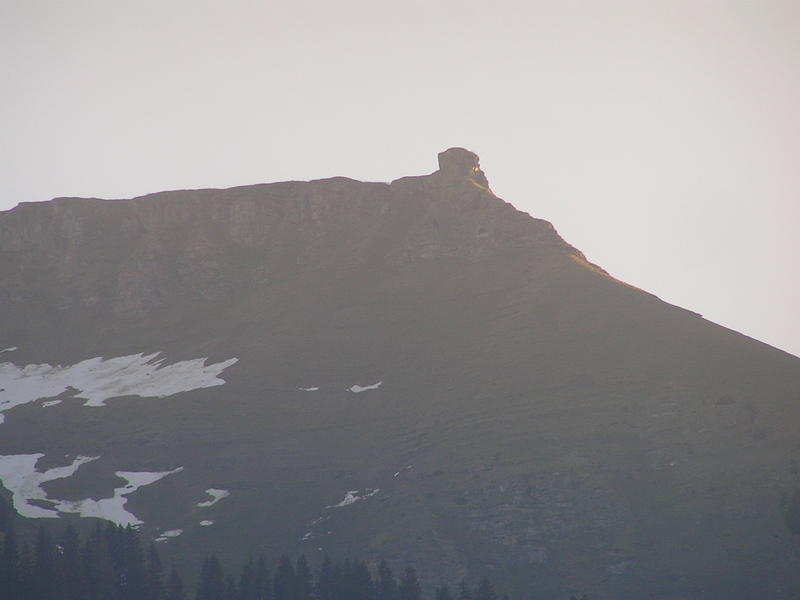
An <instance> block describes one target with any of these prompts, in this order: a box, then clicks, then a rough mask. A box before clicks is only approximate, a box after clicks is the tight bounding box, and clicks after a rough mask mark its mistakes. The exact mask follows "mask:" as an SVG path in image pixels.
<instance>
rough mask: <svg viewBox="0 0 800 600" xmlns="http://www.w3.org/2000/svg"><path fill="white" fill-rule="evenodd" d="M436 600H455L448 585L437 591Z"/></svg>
mask: <svg viewBox="0 0 800 600" xmlns="http://www.w3.org/2000/svg"><path fill="white" fill-rule="evenodd" d="M436 600H453V596H452V595H451V594H450V588H449V587H448V586H447V585H443V586H442V587H440V588H437V589H436Z"/></svg>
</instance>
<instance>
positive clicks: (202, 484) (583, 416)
mask: <svg viewBox="0 0 800 600" xmlns="http://www.w3.org/2000/svg"><path fill="white" fill-rule="evenodd" d="M0 282H2V283H0V306H2V307H3V309H2V311H0V351H3V350H4V349H6V351H4V352H3V353H2V354H0V412H4V416H5V423H3V424H0V455H2V456H3V457H6V458H4V459H2V460H0V479H2V480H3V481H4V484H5V487H6V488H8V489H9V490H10V491H12V492H13V493H14V499H15V503H18V506H17V508H18V510H19V511H20V512H21V513H23V514H25V513H26V511H27V512H31V511H33V509H30V508H29V507H30V506H39V510H40V511H43V512H39V513H37V515H36V516H37V517H42V516H43V515H44V516H47V517H53V518H55V517H58V515H59V514H60V513H59V511H61V514H66V513H69V512H72V513H75V514H81V515H98V514H101V513H102V511H103V510H106V508H107V505H106V504H103V502H102V500H103V499H104V498H108V499H110V498H112V497H115V495H116V494H119V493H122V492H119V491H118V490H120V489H124V487H121V486H124V482H122V480H121V479H119V476H115V475H114V473H117V472H125V473H129V472H147V473H160V474H162V475H161V477H160V478H159V479H158V480H157V481H154V482H153V483H151V484H148V485H143V486H141V487H137V488H136V490H135V491H134V492H131V493H130V495H128V496H127V498H128V500H127V504H125V507H126V509H127V511H128V513H129V514H130V515H133V516H134V517H135V518H136V519H137V520H140V521H143V525H142V531H143V534H144V535H145V536H146V537H148V536H149V537H150V538H156V537H158V536H159V535H160V533H161V532H163V531H164V530H175V529H182V530H183V534H182V535H180V536H179V537H177V538H170V539H169V540H168V541H167V542H163V543H164V545H165V546H164V547H165V549H166V550H165V551H166V552H173V551H174V552H175V554H176V555H181V556H186V557H188V560H194V559H196V558H197V555H199V554H202V553H204V552H206V551H207V550H208V549H210V548H214V549H216V550H217V551H218V552H219V553H220V554H221V555H222V557H223V558H224V559H227V562H228V564H235V563H236V562H238V561H239V560H240V559H241V558H243V556H244V555H246V554H247V553H250V552H253V553H258V552H265V553H266V554H267V555H274V554H277V553H280V552H288V553H299V552H305V553H306V554H307V555H309V556H310V557H311V558H312V560H316V557H319V556H321V555H322V554H323V553H330V554H331V555H336V556H344V555H347V554H351V555H353V554H355V555H359V556H362V557H365V558H369V559H377V558H380V557H385V558H387V559H389V560H392V561H394V562H396V563H398V564H399V563H401V562H403V561H411V562H413V563H415V564H416V565H417V566H419V567H420V569H421V570H422V572H423V575H424V576H425V577H426V579H427V580H428V581H430V582H436V581H443V580H449V581H453V580H456V579H458V578H460V577H462V576H464V575H472V576H478V575H480V574H489V575H491V576H494V577H495V578H496V579H497V580H498V581H503V582H505V583H504V585H506V586H508V588H509V591H511V592H514V591H516V592H517V594H518V595H521V594H522V590H523V589H524V590H526V591H529V590H538V591H541V592H542V593H548V594H560V595H561V596H563V595H565V594H569V593H571V592H578V591H586V592H588V593H591V594H593V596H596V597H598V598H604V597H609V598H611V597H614V598H641V597H647V596H649V595H652V596H654V597H659V598H676V599H677V598H683V597H692V598H709V599H710V598H718V597H722V595H724V596H725V597H730V598H750V597H755V595H757V594H762V595H766V596H769V597H774V598H790V597H795V596H796V594H797V593H798V592H800V578H799V577H798V576H797V573H798V572H800V570H798V569H797V557H796V553H797V547H796V544H797V540H796V538H795V533H796V532H793V530H792V527H791V523H793V521H792V519H791V514H793V512H792V511H797V510H800V508H798V507H796V506H795V504H796V503H795V501H794V500H793V498H796V497H797V496H796V495H795V489H796V488H798V487H800V478H799V477H798V474H797V467H796V465H797V461H798V460H800V436H799V435H798V434H797V432H796V427H795V426H794V424H796V422H797V418H798V417H800V407H799V406H798V402H799V401H800V361H799V360H798V359H796V358H794V357H791V356H789V355H787V354H785V353H782V352H780V351H777V350H775V349H772V348H769V347H768V346H765V345H763V344H760V343H758V342H756V341H754V340H751V339H748V338H745V337H744V336H741V335H739V334H736V333H735V332H731V331H729V330H726V329H724V328H721V327H718V326H716V325H714V324H712V323H709V322H707V321H704V320H703V319H701V318H699V317H698V316H697V315H694V314H693V313H690V312H688V311H684V310H682V309H679V308H676V307H674V306H670V305H668V304H665V303H663V302H661V301H660V300H658V299H657V298H655V297H653V296H651V295H649V294H646V293H644V292H641V291H639V290H636V289H634V288H631V287H629V286H627V285H625V284H622V283H620V282H617V281H615V280H613V279H611V278H610V277H608V275H607V274H605V273H604V272H603V271H602V270H601V269H599V268H598V267H595V266H593V265H590V264H588V263H587V262H586V261H585V259H584V258H583V256H582V255H581V254H580V252H578V251H577V250H575V249H574V248H572V247H571V246H569V245H568V244H566V243H565V242H564V241H563V240H562V239H561V238H560V237H559V236H558V235H557V233H556V232H555V231H554V230H553V228H552V226H551V225H550V224H549V223H546V222H544V221H541V220H537V219H534V218H532V217H530V216H529V215H527V214H525V213H521V212H519V211H517V210H516V209H514V208H513V207H512V206H511V205H509V204H507V203H505V202H503V201H502V200H501V199H499V198H497V197H496V196H494V194H492V192H491V190H490V188H489V185H488V181H487V179H486V177H485V175H484V174H483V172H482V171H481V170H480V167H479V164H478V160H477V156H476V155H474V154H473V153H471V152H469V151H467V150H464V149H458V148H455V149H450V150H447V151H445V152H443V153H441V154H440V155H439V170H438V171H436V172H434V173H433V174H431V175H427V176H420V177H404V178H401V179H398V180H395V181H393V182H391V183H389V184H384V183H362V182H357V181H353V180H351V179H346V178H333V179H327V180H318V181H311V182H285V183H273V184H261V185H253V186H245V187H239V188H232V189H227V190H191V191H177V192H162V193H158V194H152V195H148V196H144V197H140V198H134V199H131V200H115V201H107V200H92V199H74V198H60V199H56V200H53V201H50V202H43V203H37V204H26V205H21V206H19V207H17V208H15V209H14V210H11V211H8V212H5V213H0ZM156 352H158V353H160V354H159V355H158V356H153V354H154V353H156ZM204 358H207V360H203V359H204ZM4 361H5V362H4ZM159 361H160V362H159ZM27 364H32V365H33V364H35V365H37V366H35V367H28V368H23V367H24V366H25V365H27ZM56 365H61V368H57V367H56ZM57 401H58V403H57V404H56V402H57ZM87 404H88V405H87ZM45 405H46V406H45ZM101 405H105V406H101ZM33 455H42V456H41V457H40V458H24V459H23V458H20V457H22V456H26V457H31V456H33ZM81 456H82V457H90V458H91V459H92V460H90V461H87V460H88V459H87V460H84V459H80V460H78V457H81ZM8 457H11V458H8ZM15 457H16V458H15ZM31 461H33V462H32V463H31ZM37 461H38V463H37ZM31 464H36V465H37V467H36V469H37V470H38V471H37V472H38V475H36V474H35V473H34V474H31V473H28V472H24V469H26V468H28V467H29V466H30V465H31ZM4 465H5V466H4ZM14 465H16V466H14ZM55 467H69V469H72V472H71V474H70V475H69V476H68V477H60V478H54V477H51V476H52V475H53V473H54V472H51V476H48V475H47V473H48V469H53V468H55ZM178 469H180V470H178ZM29 470H30V469H29ZM26 473H27V474H26ZM42 475H44V476H45V479H47V477H51V479H49V480H46V481H44V480H42V482H41V484H40V486H39V487H37V486H31V485H28V486H27V487H25V488H24V490H23V487H20V486H19V485H17V486H16V487H15V485H16V484H14V483H13V482H19V481H21V480H22V479H25V477H27V480H26V481H28V483H30V481H31V477H34V478H36V477H38V478H39V479H37V481H39V480H40V479H41V477H40V476H42ZM23 476H24V477H23ZM12 488H13V489H12ZM31 489H40V490H41V493H39V492H36V493H37V494H39V496H37V497H33V496H30V494H31V492H30V490H31ZM209 489H211V490H225V491H227V492H229V495H228V496H225V497H224V498H222V499H220V500H219V501H218V502H214V503H213V504H211V505H210V506H200V504H202V502H203V501H204V500H206V501H208V500H209V497H208V496H207V495H206V490H209ZM25 490H27V491H25ZM376 490H377V491H376ZM25 494H28V495H29V496H30V497H29V498H28V500H31V501H32V502H33V504H26V502H27V500H26V499H25V498H24V497H23V496H24V495H25ZM348 494H349V496H348ZM348 497H349V498H350V501H346V500H347V498H348ZM48 502H49V503H50V504H49V505H48V504H47V503H48ZM75 502H79V503H78V504H75ZM43 503H44V504H43ZM70 503H72V504H70ZM48 506H49V508H47V507H48ZM42 507H44V508H42ZM104 507H106V508H104ZM73 509H75V510H73ZM47 511H49V513H48V512H47ZM33 512H35V511H33ZM31 516H32V515H31ZM105 516H107V517H108V518H113V519H116V520H118V521H119V520H120V519H130V518H132V517H129V516H126V515H122V514H110V513H108V514H105ZM787 517H789V518H788V521H787ZM201 521H203V522H207V521H214V524H213V525H211V526H201V525H199V523H200V522H201ZM787 523H788V525H787Z"/></svg>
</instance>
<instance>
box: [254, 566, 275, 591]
mask: <svg viewBox="0 0 800 600" xmlns="http://www.w3.org/2000/svg"><path fill="white" fill-rule="evenodd" d="M256 590H257V592H258V595H257V598H258V600H272V598H273V594H272V578H271V577H270V576H269V569H268V568H267V561H265V560H264V557H263V556H261V557H259V559H258V564H257V565H256Z"/></svg>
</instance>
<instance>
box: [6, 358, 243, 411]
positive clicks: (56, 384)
mask: <svg viewBox="0 0 800 600" xmlns="http://www.w3.org/2000/svg"><path fill="white" fill-rule="evenodd" d="M158 355H159V353H158V352H155V353H153V354H131V355H129V356H119V357H117V358H110V359H108V360H106V359H104V358H102V357H96V358H90V359H87V360H84V361H82V362H79V363H76V364H74V365H71V366H68V367H62V366H60V365H56V366H52V365H49V364H39V365H36V364H31V365H26V366H24V367H20V366H17V365H15V364H14V363H10V362H5V363H0V390H2V391H0V412H2V411H6V410H9V409H11V408H14V407H15V406H18V405H20V404H26V403H28V402H33V401H35V400H39V399H42V398H53V397H55V396H59V395H60V394H63V393H64V392H66V391H68V390H74V395H75V397H77V398H82V399H84V400H86V402H84V406H105V401H106V400H108V399H110V398H118V397H120V396H140V397H142V398H166V397H167V396H172V395H173V394H177V393H179V392H189V391H191V390H196V389H199V388H206V387H213V386H217V385H223V384H224V383H225V380H224V379H219V378H218V377H217V376H218V375H219V374H220V373H222V371H224V370H225V369H227V368H228V367H230V366H231V365H232V364H234V363H235V362H237V361H238V360H239V359H238V358H230V359H228V360H225V361H222V362H219V363H215V364H211V365H207V364H205V363H206V360H207V359H206V358H194V359H191V360H183V361H179V362H176V363H173V364H171V365H164V364H163V363H164V361H165V360H166V359H164V358H160V359H157V357H158Z"/></svg>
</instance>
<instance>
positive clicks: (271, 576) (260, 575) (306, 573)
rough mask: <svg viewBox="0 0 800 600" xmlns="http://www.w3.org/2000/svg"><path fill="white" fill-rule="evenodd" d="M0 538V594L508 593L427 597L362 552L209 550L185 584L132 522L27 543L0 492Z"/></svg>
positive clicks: (488, 589) (61, 599)
mask: <svg viewBox="0 0 800 600" xmlns="http://www.w3.org/2000/svg"><path fill="white" fill-rule="evenodd" d="M0 538H2V548H1V549H0V600H508V596H507V595H506V594H503V596H502V598H498V595H497V593H496V592H495V589H494V587H493V585H492V584H491V583H490V582H489V580H487V579H482V580H481V581H480V582H479V583H478V584H477V585H475V586H470V585H469V584H468V583H466V582H465V581H462V582H460V583H459V584H458V585H456V586H454V587H453V588H451V587H450V586H447V585H445V586H442V587H439V588H437V589H436V590H435V592H434V593H433V594H432V597H430V596H431V595H425V594H423V590H422V587H421V585H420V582H419V580H418V578H417V573H416V571H415V569H414V567H411V566H408V567H406V568H405V569H403V570H402V571H401V572H400V573H398V574H397V575H395V573H394V572H393V571H392V569H391V568H390V566H389V565H388V564H387V563H386V562H385V561H381V562H380V563H379V564H378V565H377V567H376V568H375V569H374V571H373V570H371V569H370V568H369V566H368V565H367V563H366V562H364V561H362V560H350V559H347V560H344V561H340V562H336V563H334V562H333V561H331V560H330V559H329V558H327V557H326V558H325V559H324V560H323V562H322V565H321V566H320V568H319V569H318V570H317V572H316V573H312V571H311V569H310V568H309V565H308V562H307V561H306V558H305V557H304V556H300V557H299V558H298V559H297V560H294V561H292V560H290V559H289V558H288V557H287V556H285V555H284V556H281V558H280V560H279V561H278V563H277V564H276V565H273V567H272V569H270V567H269V565H268V564H267V562H266V561H265V560H264V559H263V558H258V559H255V558H251V559H249V560H248V561H247V562H246V563H245V564H244V565H243V566H242V567H241V569H240V570H239V571H238V572H237V573H235V574H234V573H226V572H225V570H224V569H223V567H222V564H221V563H220V561H219V560H218V559H217V557H216V556H214V555H213V554H212V555H209V556H208V557H206V559H205V560H204V561H203V563H202V565H200V566H199V574H198V577H197V578H196V581H197V585H196V587H195V589H191V590H189V589H186V587H185V586H184V583H183V580H182V579H181V576H180V574H179V573H178V571H177V570H176V568H175V567H174V566H171V567H170V568H168V569H167V568H165V565H164V564H163V563H162V560H161V556H160V555H159V552H158V549H157V548H156V546H155V545H154V544H150V545H149V547H147V548H145V547H144V546H143V544H142V542H141V538H140V535H139V533H138V531H137V530H135V529H133V528H132V527H122V526H119V525H115V524H113V523H110V522H106V523H105V524H101V523H100V522H98V523H97V525H96V526H95V527H94V529H93V530H92V531H91V532H90V533H89V534H88V535H87V536H86V538H85V539H81V538H80V536H79V535H78V533H77V532H76V530H75V529H74V528H73V527H72V526H68V527H67V528H66V529H65V531H64V532H63V534H62V535H61V536H58V537H57V538H56V539H54V538H53V537H52V535H51V534H50V533H49V532H48V531H47V530H46V529H44V527H40V528H39V529H38V531H37V533H36V536H35V540H33V543H29V542H28V540H27V539H23V540H19V539H18V538H17V536H16V535H15V532H14V527H13V518H12V511H11V509H10V507H9V505H8V503H6V502H5V501H4V500H3V499H2V498H0ZM572 600H588V599H587V598H586V596H583V597H581V598H580V599H578V598H575V597H573V598H572Z"/></svg>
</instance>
